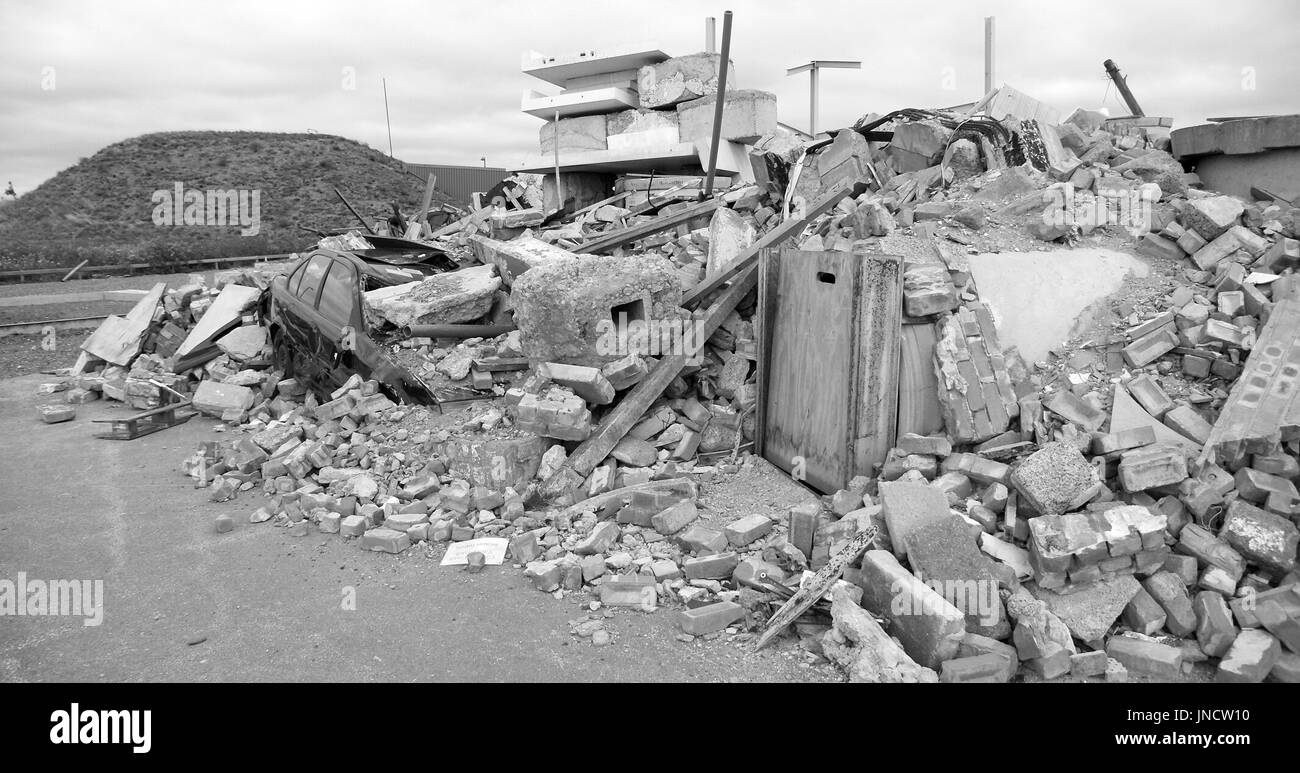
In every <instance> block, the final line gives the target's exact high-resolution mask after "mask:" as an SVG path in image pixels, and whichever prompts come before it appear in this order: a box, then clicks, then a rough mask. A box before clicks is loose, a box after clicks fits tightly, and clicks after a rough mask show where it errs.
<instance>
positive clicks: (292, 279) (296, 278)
mask: <svg viewBox="0 0 1300 773" xmlns="http://www.w3.org/2000/svg"><path fill="white" fill-rule="evenodd" d="M306 268H307V261H305V260H304V261H303V262H301V263H299V264H298V268H296V269H294V271H293V273H292V274H290V275H289V279H288V281H286V282H285V287H287V288H288V289H289V293H290V294H291V295H293V294H297V292H298V285H299V284H301V283H302V275H303V274H305V273H307V272H306V271H305V269H306Z"/></svg>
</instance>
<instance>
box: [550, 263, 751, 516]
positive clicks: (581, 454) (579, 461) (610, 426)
mask: <svg viewBox="0 0 1300 773" xmlns="http://www.w3.org/2000/svg"><path fill="white" fill-rule="evenodd" d="M757 281H758V270H757V267H756V266H751V267H750V269H749V270H748V271H746V272H745V273H743V274H741V275H740V276H739V277H737V278H736V281H735V282H733V283H732V285H731V287H729V288H728V289H727V292H726V293H724V294H723V295H722V297H720V298H719V299H718V300H717V301H716V302H714V304H713V305H712V306H711V307H709V311H708V313H707V314H706V315H705V316H704V319H703V320H701V324H702V326H703V330H702V335H701V340H706V341H707V340H708V339H709V337H710V336H712V335H713V334H714V333H715V332H716V331H717V329H718V326H719V325H721V324H722V321H723V320H724V319H726V317H727V315H728V314H730V313H731V312H732V311H733V310H734V309H735V308H736V306H738V305H739V304H740V302H741V300H743V299H744V297H745V296H746V295H747V294H748V293H749V291H750V290H752V289H753V288H754V285H755V284H756V282H757ZM687 359H688V358H687V356H686V355H685V354H670V355H668V356H666V357H662V358H660V360H659V362H658V364H656V365H655V366H654V368H653V369H651V371H650V372H649V373H648V374H646V376H645V377H644V378H643V379H641V380H640V381H639V382H637V384H636V386H634V387H632V390H631V391H629V392H628V393H627V394H626V395H625V396H624V397H623V399H622V400H620V401H619V403H618V405H616V406H615V407H614V408H613V409H612V410H611V411H610V412H609V413H607V414H605V418H604V419H603V420H601V422H600V426H599V427H597V428H596V431H595V432H594V433H592V435H591V437H589V438H587V439H586V440H584V441H582V444H581V445H579V446H578V447H577V448H576V449H575V450H574V452H573V453H572V454H570V455H569V458H568V459H567V460H566V461H565V462H564V464H563V465H561V466H560V468H559V469H558V470H556V471H555V472H554V473H553V474H552V475H551V477H549V478H547V479H546V480H545V481H543V482H542V485H541V493H542V495H543V496H544V497H546V498H547V499H551V500H554V499H557V498H559V497H560V496H561V495H563V494H565V493H567V492H569V491H570V490H571V489H573V488H574V487H575V486H577V485H578V484H580V483H582V481H583V480H585V479H586V477H587V476H588V475H590V474H591V471H592V470H594V469H596V465H598V464H600V463H601V462H602V461H604V460H605V457H607V456H609V452H610V451H613V450H614V446H616V445H618V441H620V440H622V439H623V436H624V435H626V434H627V433H628V431H629V430H631V429H632V427H633V426H634V425H635V424H636V423H637V422H638V421H640V420H641V418H642V416H643V415H644V414H645V412H646V410H647V409H648V408H649V407H650V406H651V405H652V404H653V403H654V401H655V400H658V399H659V396H660V395H661V394H663V392H664V390H665V389H667V388H668V385H669V384H671V383H672V381H673V379H675V378H677V375H678V374H679V373H681V372H682V368H684V367H686V361H687Z"/></svg>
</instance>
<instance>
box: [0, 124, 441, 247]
mask: <svg viewBox="0 0 1300 773" xmlns="http://www.w3.org/2000/svg"><path fill="white" fill-rule="evenodd" d="M177 182H179V183H181V184H182V185H183V186H184V189H185V190H187V191H188V190H196V191H207V190H257V191H259V211H260V214H261V222H260V228H259V231H258V234H257V235H255V236H241V235H240V227H239V226H238V225H227V226H217V225H202V226H193V225H192V226H184V225H182V226H170V227H169V226H158V225H155V224H154V222H153V213H154V208H155V206H156V203H155V201H154V200H153V198H152V197H153V194H154V192H155V191H158V190H164V191H169V192H170V191H172V190H173V188H174V185H175V184H176V183H177ZM335 187H337V188H338V189H339V190H341V191H343V193H344V195H346V196H347V197H348V201H349V202H351V203H352V206H353V207H355V208H356V209H357V211H358V212H360V213H361V214H362V215H363V216H364V217H365V218H366V219H367V220H369V221H370V222H372V223H373V222H374V221H375V220H379V219H382V218H385V217H387V216H388V214H389V211H390V207H389V202H392V201H396V202H397V203H398V205H399V206H401V208H402V211H403V213H406V214H409V213H411V212H412V211H413V210H414V209H415V208H416V207H418V206H419V204H420V198H421V195H422V193H423V191H424V184H423V181H421V180H420V179H419V178H417V177H416V176H415V175H413V174H410V173H407V172H405V171H404V170H403V168H402V164H401V162H400V161H396V160H393V159H390V158H388V157H387V156H385V155H384V154H383V153H381V152H379V151H377V150H375V149H373V148H370V147H367V146H365V145H362V144H361V143H359V142H356V141H354V140H349V139H346V138H343V137H336V136H332V135H327V134H275V133H271V132H162V133H158V134H146V135H143V136H141V137H135V138H133V139H129V140H125V141H123V142H118V143H115V144H113V145H109V146H108V147H106V148H104V149H103V150H101V151H99V152H98V153H96V154H95V155H93V156H91V157H89V158H83V159H81V160H80V161H78V162H77V163H76V164H74V165H73V166H71V167H69V168H67V169H65V170H63V171H62V172H59V173H58V174H57V175H55V176H54V177H53V178H51V179H49V180H47V181H45V182H44V183H42V184H41V185H40V186H39V187H38V188H36V189H35V190H33V191H31V192H30V193H27V194H26V195H24V196H22V197H21V198H19V199H18V200H17V201H13V202H10V203H8V204H6V205H5V206H3V207H0V270H6V269H17V268H46V267H49V268H54V267H62V266H75V265H76V264H78V263H80V262H81V261H83V260H87V259H88V260H89V261H90V262H91V264H93V265H108V264H120V263H153V264H156V265H158V266H160V267H161V266H166V265H167V264H169V263H176V262H181V261H187V260H197V259H202V258H216V257H236V256H242V255H269V254H275V253H282V252H292V251H296V250H300V249H304V248H306V247H307V246H308V245H310V244H311V243H313V242H314V241H315V238H316V237H315V236H314V235H313V234H310V233H308V232H306V231H303V230H301V229H299V228H298V227H297V226H298V225H299V224H301V225H304V226H308V227H311V228H318V229H322V230H326V229H329V228H338V227H359V224H358V223H357V221H356V219H355V218H354V217H352V215H351V214H349V213H348V211H347V210H346V209H345V208H344V207H343V205H342V204H341V203H340V202H339V200H338V197H336V196H335V195H334V191H333V189H334V188H335ZM435 196H441V194H439V193H435ZM230 222H235V218H233V217H232V218H230Z"/></svg>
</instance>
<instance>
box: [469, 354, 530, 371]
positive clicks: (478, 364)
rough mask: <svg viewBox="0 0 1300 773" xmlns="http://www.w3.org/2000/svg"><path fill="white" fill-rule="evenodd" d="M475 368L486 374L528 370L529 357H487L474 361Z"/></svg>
mask: <svg viewBox="0 0 1300 773" xmlns="http://www.w3.org/2000/svg"><path fill="white" fill-rule="evenodd" d="M474 367H475V368H478V369H479V370H481V371H484V372H486V373H499V372H501V371H507V370H528V358H527V357H486V358H483V359H480V360H474Z"/></svg>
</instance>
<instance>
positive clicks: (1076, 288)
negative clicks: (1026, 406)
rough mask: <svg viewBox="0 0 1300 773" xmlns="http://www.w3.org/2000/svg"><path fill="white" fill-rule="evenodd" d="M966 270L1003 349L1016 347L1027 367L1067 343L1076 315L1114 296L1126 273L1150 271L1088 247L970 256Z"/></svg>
mask: <svg viewBox="0 0 1300 773" xmlns="http://www.w3.org/2000/svg"><path fill="white" fill-rule="evenodd" d="M970 267H971V276H972V277H973V278H974V280H975V285H976V287H978V288H979V293H980V298H981V300H983V301H984V302H985V303H987V304H988V305H989V307H990V308H991V309H992V311H993V315H994V317H995V318H996V319H997V323H998V335H999V336H1000V337H1001V340H1002V345H1003V346H1008V347H1010V346H1014V347H1016V349H1017V350H1019V352H1020V354H1021V356H1022V357H1024V358H1025V360H1026V361H1027V362H1034V361H1037V360H1041V359H1044V358H1045V357H1046V356H1047V352H1048V350H1049V349H1050V348H1051V347H1053V346H1056V345H1058V344H1060V343H1061V342H1063V341H1065V340H1067V339H1068V338H1069V337H1070V334H1071V332H1072V330H1073V328H1074V326H1075V323H1076V321H1077V320H1078V319H1079V317H1080V315H1082V314H1083V312H1084V311H1086V310H1087V309H1088V308H1089V307H1090V306H1092V304H1094V303H1096V302H1098V301H1101V300H1104V299H1105V298H1107V297H1109V296H1110V295H1112V294H1113V293H1115V292H1117V291H1118V290H1119V289H1120V287H1121V286H1122V285H1123V284H1124V279H1125V277H1127V276H1128V275H1129V273H1130V272H1132V273H1134V274H1136V275H1137V276H1139V277H1145V276H1146V275H1147V274H1148V273H1149V272H1150V268H1149V267H1148V266H1147V264H1146V263H1144V262H1143V261H1142V260H1141V259H1139V258H1136V257H1134V256H1132V255H1126V254H1124V253H1121V252H1115V251H1113V250H1103V249H1091V248H1090V249H1078V250H1069V249H1064V250H1051V251H1048V252H1003V253H981V254H979V255H972V256H971V257H970Z"/></svg>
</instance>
